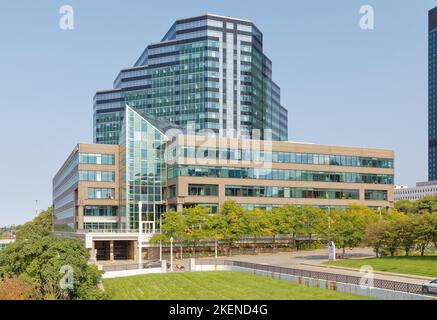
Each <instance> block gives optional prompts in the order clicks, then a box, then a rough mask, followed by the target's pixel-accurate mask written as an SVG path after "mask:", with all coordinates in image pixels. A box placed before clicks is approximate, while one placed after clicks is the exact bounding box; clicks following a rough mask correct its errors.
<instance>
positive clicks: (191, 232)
mask: <svg viewBox="0 0 437 320" xmlns="http://www.w3.org/2000/svg"><path fill="white" fill-rule="evenodd" d="M209 211H210V209H209V208H207V207H202V206H195V207H191V208H185V209H184V210H183V215H184V218H185V219H184V220H185V234H186V237H187V240H188V241H189V242H190V243H191V244H192V246H193V255H194V256H195V255H196V245H197V243H198V242H199V241H200V240H202V239H204V238H205V237H206V232H205V231H204V224H205V222H206V220H207V217H208V215H209Z"/></svg>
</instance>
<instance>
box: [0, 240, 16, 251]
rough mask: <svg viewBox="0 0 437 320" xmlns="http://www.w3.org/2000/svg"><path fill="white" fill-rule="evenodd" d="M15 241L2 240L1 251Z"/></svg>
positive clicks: (0, 243) (0, 241)
mask: <svg viewBox="0 0 437 320" xmlns="http://www.w3.org/2000/svg"><path fill="white" fill-rule="evenodd" d="M14 241H15V239H0V250H2V249H3V248H4V247H6V246H7V245H8V244H10V243H12V242H14Z"/></svg>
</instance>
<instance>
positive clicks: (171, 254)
mask: <svg viewBox="0 0 437 320" xmlns="http://www.w3.org/2000/svg"><path fill="white" fill-rule="evenodd" d="M170 271H171V272H173V237H170Z"/></svg>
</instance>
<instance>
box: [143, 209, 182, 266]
mask: <svg viewBox="0 0 437 320" xmlns="http://www.w3.org/2000/svg"><path fill="white" fill-rule="evenodd" d="M171 237H173V239H174V240H175V241H176V242H177V243H179V248H180V255H181V257H180V258H181V259H182V251H183V243H184V241H185V221H184V217H183V216H182V212H177V211H174V210H169V211H167V212H165V213H163V214H162V217H161V233H160V234H156V235H154V236H153V237H152V238H151V239H150V243H155V244H156V243H159V242H160V241H162V242H163V243H165V244H168V243H170V238H171Z"/></svg>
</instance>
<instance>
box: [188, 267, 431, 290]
mask: <svg viewBox="0 0 437 320" xmlns="http://www.w3.org/2000/svg"><path fill="white" fill-rule="evenodd" d="M196 264H198V265H225V266H235V267H240V268H247V269H254V270H260V271H268V272H273V273H281V274H287V275H293V276H296V277H305V278H312V279H319V280H326V281H334V282H341V283H348V284H354V285H360V281H361V279H362V277H357V276H350V275H344V274H337V273H331V272H320V271H310V270H304V269H294V268H287V267H278V266H271V265H265V264H257V263H251V262H244V261H231V260H215V259H205V260H204V259H202V260H196ZM373 287H374V288H379V289H386V290H393V291H399V292H406V293H414V294H423V292H422V285H421V284H414V283H407V282H398V281H391V280H383V279H373Z"/></svg>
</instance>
